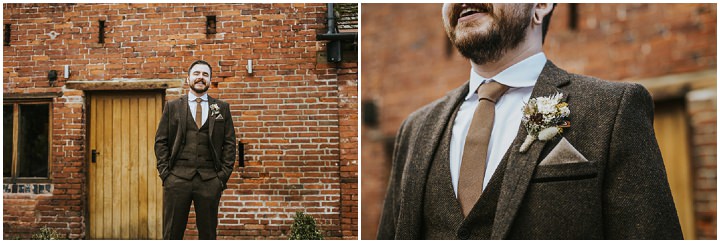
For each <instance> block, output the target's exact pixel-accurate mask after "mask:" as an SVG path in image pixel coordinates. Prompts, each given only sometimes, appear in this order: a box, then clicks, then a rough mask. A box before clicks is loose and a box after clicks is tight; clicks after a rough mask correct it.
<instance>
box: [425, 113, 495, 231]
mask: <svg viewBox="0 0 720 243" xmlns="http://www.w3.org/2000/svg"><path fill="white" fill-rule="evenodd" d="M458 109H459V106H458V107H456V108H455V111H454V112H453V115H452V116H451V117H450V120H449V121H448V122H447V124H448V125H447V126H446V128H445V130H444V132H443V136H442V139H441V140H440V145H439V146H438V149H437V151H436V152H435V156H434V158H433V160H432V164H431V165H430V171H429V172H428V173H429V174H428V178H427V182H426V183H425V200H424V202H425V203H424V205H423V207H424V208H423V230H422V232H423V233H424V235H423V239H455V240H458V239H459V240H466V239H490V233H491V232H492V226H493V219H494V218H495V209H496V206H497V201H498V196H499V192H500V185H501V182H502V177H503V175H504V172H505V169H504V166H505V164H504V163H503V164H500V165H499V166H498V169H497V170H496V172H495V173H494V174H493V176H492V178H491V179H490V182H489V183H488V186H487V188H486V189H485V191H484V192H483V194H482V195H481V196H480V199H479V200H478V202H477V203H476V205H475V207H474V208H473V210H472V211H471V212H470V214H469V215H468V217H467V218H466V217H465V216H464V215H463V213H462V208H461V207H460V202H459V201H458V200H457V198H456V197H455V193H454V192H453V187H452V179H451V177H450V161H449V158H450V138H451V136H452V125H453V123H454V122H453V121H454V120H455V116H456V115H457V111H458ZM498 178H499V179H498Z"/></svg>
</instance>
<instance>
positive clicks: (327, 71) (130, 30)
mask: <svg viewBox="0 0 720 243" xmlns="http://www.w3.org/2000/svg"><path fill="white" fill-rule="evenodd" d="M3 12H4V19H3V22H4V24H11V25H12V27H11V33H12V37H11V45H10V46H5V47H4V48H3V51H4V53H3V65H4V69H3V72H4V78H3V89H4V90H3V92H4V93H5V94H19V93H41V92H61V93H62V94H61V96H60V97H59V98H55V100H54V107H55V108H54V110H53V118H54V119H53V122H52V123H53V137H52V144H53V156H54V157H53V158H54V160H53V163H52V168H53V169H52V172H51V174H52V178H53V180H52V182H51V184H52V190H51V192H50V193H46V194H42V195H36V196H33V195H25V194H19V193H17V194H15V193H5V194H3V201H4V205H5V206H4V208H3V212H4V220H3V221H4V232H3V234H4V236H5V237H6V238H13V237H22V238H27V236H28V234H22V233H23V232H30V231H31V230H33V229H36V228H38V227H41V226H44V225H48V226H50V227H52V228H55V229H57V230H58V231H60V232H61V233H63V234H68V236H69V237H70V238H73V239H77V238H84V237H85V236H86V233H85V231H86V221H85V219H84V216H83V215H84V214H86V209H85V207H86V204H85V203H86V202H85V200H86V199H85V198H86V196H87V193H86V191H85V190H86V189H85V176H86V170H85V167H84V163H83V161H84V158H85V152H84V151H85V147H84V140H85V134H86V131H85V125H84V123H85V116H84V114H83V112H84V108H83V104H84V102H85V100H84V92H83V91H78V90H69V89H66V88H64V87H63V85H64V84H65V82H66V81H85V80H112V79H115V78H136V79H181V78H184V77H186V75H187V74H186V69H187V67H188V65H189V64H190V63H191V62H192V61H194V60H196V59H203V60H206V61H208V62H210V63H211V64H213V87H212V88H211V89H210V95H212V96H214V97H217V98H219V99H222V100H224V101H227V102H228V103H230V104H231V110H232V114H233V119H234V123H235V127H236V134H237V137H238V139H239V140H240V141H241V142H242V143H244V144H246V145H245V165H246V167H245V168H240V169H236V170H235V172H234V173H233V175H232V177H231V179H230V182H229V186H228V189H227V190H226V191H225V192H224V194H223V198H222V200H221V208H220V217H219V220H220V226H219V227H218V233H219V234H218V238H220V239H284V238H286V237H287V233H288V231H289V227H290V225H291V224H292V215H294V213H295V211H305V212H307V213H308V214H310V215H312V216H313V217H315V218H316V219H317V220H318V224H319V225H320V229H321V231H323V233H324V235H325V236H326V238H331V239H356V238H357V227H358V225H357V224H358V222H357V218H358V217H357V212H358V210H357V198H358V196H357V87H358V82H357V80H358V77H357V73H358V72H357V60H356V59H355V60H353V59H346V61H345V62H343V63H341V64H333V63H327V62H326V61H325V59H324V57H320V56H321V55H320V54H323V53H324V52H325V44H326V41H317V40H316V38H315V35H316V33H324V32H325V28H326V23H325V21H326V20H325V14H326V5H325V4H193V5H191V4H4V5H3ZM208 15H215V16H217V33H216V34H214V35H209V36H207V35H206V34H205V20H206V17H205V16H208ZM98 20H104V21H106V22H105V29H106V34H105V43H104V44H99V43H97V42H98V29H99V28H98ZM51 31H54V32H55V33H57V34H58V35H57V36H56V37H55V38H54V39H53V38H51V36H50V35H48V34H49V33H50V32H51ZM351 51H352V50H351ZM355 56H356V55H355ZM249 59H252V60H253V73H252V74H249V73H248V72H247V71H246V69H245V65H246V63H247V60H249ZM64 65H69V66H70V70H71V75H70V78H69V79H67V80H66V79H64V78H62V73H63V72H62V70H63V66H64ZM51 69H54V70H59V73H60V78H59V80H58V82H56V83H55V85H54V86H50V85H49V82H48V81H47V71H48V70H51ZM180 92H182V93H185V92H187V89H186V88H185V89H183V90H182V91H180V90H176V89H175V90H168V92H167V97H166V98H167V99H172V98H176V97H178V95H179V94H181V93H180ZM16 205H17V206H16ZM33 205H37V206H33ZM13 207H23V210H22V211H19V210H12V209H14V208H13ZM28 212H32V215H27V214H29V213H28ZM16 214H17V215H16ZM191 222H192V219H191ZM189 228H190V229H191V230H190V231H188V232H187V234H186V235H189V237H188V238H196V231H195V230H194V225H192V224H191V225H189Z"/></svg>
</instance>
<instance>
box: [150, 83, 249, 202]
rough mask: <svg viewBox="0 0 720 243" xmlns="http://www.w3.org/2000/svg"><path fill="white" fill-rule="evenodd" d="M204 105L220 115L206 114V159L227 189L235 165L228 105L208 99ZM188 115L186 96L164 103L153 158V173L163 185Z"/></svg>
mask: <svg viewBox="0 0 720 243" xmlns="http://www.w3.org/2000/svg"><path fill="white" fill-rule="evenodd" d="M208 102H209V103H208V104H209V105H210V106H212V105H213V104H217V105H218V108H220V109H219V111H220V113H219V115H215V116H213V115H212V114H211V113H208V120H207V122H208V129H209V131H208V132H209V139H210V147H211V148H212V150H211V151H212V153H210V155H211V156H212V158H213V161H214V162H215V171H217V175H218V177H219V178H220V180H221V181H222V183H223V188H227V181H228V179H230V174H231V173H232V170H233V165H234V164H235V149H236V144H235V128H234V126H233V121H232V116H231V114H230V105H229V104H228V103H225V102H223V101H221V100H218V99H215V98H213V97H210V96H209V95H208ZM187 116H192V115H191V114H189V112H188V96H187V95H183V96H182V97H180V98H179V99H175V100H172V101H169V102H167V104H165V108H164V109H163V114H162V117H161V118H160V124H159V125H158V130H157V133H156V134H155V157H156V158H157V170H158V173H159V174H160V178H161V179H162V180H163V181H164V180H165V178H167V176H168V175H170V170H171V169H172V168H173V166H174V164H175V159H176V158H177V156H178V154H179V153H180V151H182V150H183V146H184V145H185V124H186V121H187Z"/></svg>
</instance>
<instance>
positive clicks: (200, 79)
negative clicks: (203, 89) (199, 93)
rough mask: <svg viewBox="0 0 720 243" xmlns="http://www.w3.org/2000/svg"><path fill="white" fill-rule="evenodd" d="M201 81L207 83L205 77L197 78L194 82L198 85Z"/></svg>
mask: <svg viewBox="0 0 720 243" xmlns="http://www.w3.org/2000/svg"><path fill="white" fill-rule="evenodd" d="M199 83H201V84H203V85H207V82H206V81H205V79H204V78H198V79H195V81H194V82H193V85H196V84H199Z"/></svg>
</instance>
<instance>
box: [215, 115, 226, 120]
mask: <svg viewBox="0 0 720 243" xmlns="http://www.w3.org/2000/svg"><path fill="white" fill-rule="evenodd" d="M222 119H224V118H223V116H222V114H220V115H218V116H217V117H215V120H222Z"/></svg>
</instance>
